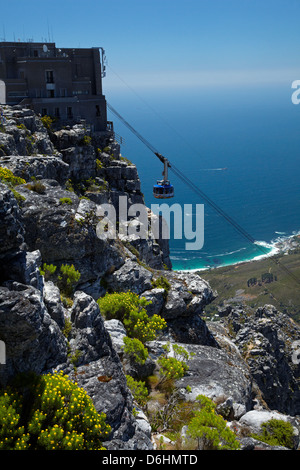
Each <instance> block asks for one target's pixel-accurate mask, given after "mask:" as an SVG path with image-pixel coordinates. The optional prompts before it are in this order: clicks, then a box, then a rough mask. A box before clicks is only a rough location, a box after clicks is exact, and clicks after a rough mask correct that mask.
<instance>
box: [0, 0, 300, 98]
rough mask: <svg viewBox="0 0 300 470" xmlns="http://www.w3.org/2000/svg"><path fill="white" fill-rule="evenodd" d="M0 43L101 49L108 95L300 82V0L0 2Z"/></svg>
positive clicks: (34, 0) (32, 0)
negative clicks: (127, 91)
mask: <svg viewBox="0 0 300 470" xmlns="http://www.w3.org/2000/svg"><path fill="white" fill-rule="evenodd" d="M0 7H1V8H0V11H1V17H0V40H6V41H18V40H21V41H27V40H33V41H36V42H41V41H42V42H52V41H53V42H55V43H56V45H57V47H103V48H104V49H105V52H106V58H107V75H106V78H105V81H104V83H103V85H104V90H107V91H108V92H109V91H110V90H113V89H116V88H120V89H121V88H122V86H124V83H126V84H127V85H129V86H132V87H133V88H134V89H136V90H137V89H142V88H147V87H148V88H149V87H150V88H155V87H156V88H170V87H183V86H186V87H205V86H211V85H212V86H226V85H242V86H244V85H247V84H252V85H255V84H272V83H282V82H292V81H294V80H296V79H300V27H299V18H300V0H184V1H183V0H181V1H179V0H85V1H84V2H82V1H80V2H79V1H78V0H51V2H46V1H45V2H42V1H41V0H26V1H25V0H10V1H7V0H0Z"/></svg>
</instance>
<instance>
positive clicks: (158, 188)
mask: <svg viewBox="0 0 300 470" xmlns="http://www.w3.org/2000/svg"><path fill="white" fill-rule="evenodd" d="M153 196H154V197H155V198H157V199H168V198H171V197H173V196H174V186H173V185H172V184H170V182H169V181H165V180H162V181H157V184H155V185H154V186H153Z"/></svg>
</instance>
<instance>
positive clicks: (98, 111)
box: [96, 104, 100, 116]
mask: <svg viewBox="0 0 300 470" xmlns="http://www.w3.org/2000/svg"><path fill="white" fill-rule="evenodd" d="M96 116H100V106H99V105H98V104H96Z"/></svg>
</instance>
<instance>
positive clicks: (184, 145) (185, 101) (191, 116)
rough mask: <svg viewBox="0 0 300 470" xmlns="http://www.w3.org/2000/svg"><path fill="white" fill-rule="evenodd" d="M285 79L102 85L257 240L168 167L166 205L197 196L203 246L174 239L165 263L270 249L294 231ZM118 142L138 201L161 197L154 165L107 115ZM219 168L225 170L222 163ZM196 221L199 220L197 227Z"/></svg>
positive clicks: (297, 153) (297, 171)
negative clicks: (131, 167)
mask: <svg viewBox="0 0 300 470" xmlns="http://www.w3.org/2000/svg"><path fill="white" fill-rule="evenodd" d="M291 95H292V90H291V83H288V82H285V83H282V84H280V85H277V86H275V85H272V86H267V85H265V86H261V87H259V86H258V85H257V86H252V87H249V86H248V87H246V86H245V87H236V88H234V87H231V88H230V87H229V86H227V87H223V88H222V87H221V86H220V87H218V88H216V87H211V88H210V87H206V88H195V89H188V90H186V89H178V88H177V89H175V88H170V89H163V90H160V89H153V90H141V89H139V90H138V91H137V92H132V90H130V89H125V90H122V91H113V90H112V91H110V92H109V93H107V94H106V98H107V101H108V102H109V103H110V104H111V105H112V106H113V107H114V108H115V109H116V110H117V111H118V112H119V113H120V114H121V115H122V116H123V117H124V118H125V119H126V120H127V121H128V122H129V123H130V124H131V125H132V126H133V127H134V128H135V129H136V130H137V131H138V132H139V133H140V134H141V135H142V136H143V137H144V138H146V139H147V141H149V142H150V143H151V144H152V145H153V146H154V147H155V148H156V149H157V150H158V151H159V152H160V153H161V154H163V155H164V156H165V157H167V158H168V159H169V160H170V162H171V164H172V163H174V165H175V166H176V167H177V168H178V169H180V171H181V172H182V173H184V174H185V175H186V176H187V177H188V178H189V179H190V180H192V181H193V183H194V184H195V185H196V186H197V187H199V188H200V189H201V191H202V192H203V193H204V194H205V195H206V196H208V197H209V199H210V200H212V201H213V202H214V203H215V204H216V205H217V206H218V207H219V208H221V209H222V211H223V212H225V213H226V214H227V215H228V216H230V217H231V218H232V219H233V220H234V221H235V222H237V223H238V224H239V226H241V227H242V228H243V230H244V231H245V232H246V233H247V234H249V235H250V237H252V238H253V239H254V240H255V241H257V242H258V243H251V242H250V241H249V240H248V239H247V238H246V237H245V236H242V235H241V233H239V232H238V231H237V230H236V229H235V228H234V227H233V226H232V225H231V224H230V223H228V221H227V220H226V219H225V218H224V217H222V216H220V215H219V214H218V213H217V212H216V211H215V210H214V209H213V208H212V207H211V206H210V205H209V204H207V203H206V201H204V200H202V199H201V197H200V196H199V195H198V194H196V193H195V192H193V191H192V190H191V189H190V187H189V186H187V185H185V184H184V183H183V182H182V181H181V180H180V179H178V178H177V176H176V175H174V174H173V173H172V170H170V172H169V177H170V180H171V182H172V184H173V185H174V187H175V197H174V198H173V199H171V200H169V201H168V202H167V203H168V204H169V205H170V206H171V205H172V204H180V205H181V207H182V208H183V209H184V207H185V205H186V204H192V208H193V211H194V212H193V211H192V212H191V214H190V215H189V216H190V217H192V218H193V221H194V223H195V217H193V215H192V214H194V215H195V211H196V210H197V204H204V245H203V247H202V248H201V249H200V250H187V249H186V242H187V240H186V239H184V238H183V239H174V236H173V235H174V234H173V231H172V226H171V237H170V252H171V260H172V264H173V269H175V270H194V269H204V268H213V267H218V266H224V265H230V264H235V263H239V262H243V261H248V260H251V259H254V258H256V257H259V256H263V255H267V254H270V253H272V252H273V248H274V243H275V242H276V240H277V239H278V237H290V236H292V235H293V234H295V233H298V232H300V218H299V214H300V164H299V163H300V105H299V106H296V105H294V104H292V101H291ZM109 119H111V120H112V121H113V122H114V128H115V131H116V132H117V133H118V134H120V135H121V136H122V137H123V139H124V141H125V143H124V145H121V152H122V155H123V156H124V157H127V158H129V159H130V160H131V161H133V162H134V163H135V164H136V165H137V168H138V172H139V176H140V179H141V182H142V191H143V193H144V196H145V201H146V204H147V205H148V206H149V207H151V205H152V204H155V203H157V202H159V201H157V200H155V199H154V197H153V195H152V186H153V184H154V183H155V182H156V180H157V179H160V178H161V173H162V164H161V163H160V162H159V160H158V159H157V158H156V157H155V155H154V154H153V153H152V152H151V151H150V150H149V149H148V148H147V147H146V146H145V145H144V144H142V143H141V142H140V141H139V139H137V138H136V136H134V135H133V134H132V133H131V132H130V130H128V128H127V127H126V126H124V125H123V124H122V123H121V122H120V121H119V120H118V119H117V118H116V117H115V116H114V115H113V114H111V113H109ZM225 168H226V169H225ZM198 229H199V227H198Z"/></svg>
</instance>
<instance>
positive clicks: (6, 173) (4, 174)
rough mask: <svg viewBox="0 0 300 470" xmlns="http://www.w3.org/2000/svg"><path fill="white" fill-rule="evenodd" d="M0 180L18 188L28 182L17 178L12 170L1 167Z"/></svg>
mask: <svg viewBox="0 0 300 470" xmlns="http://www.w3.org/2000/svg"><path fill="white" fill-rule="evenodd" d="M0 179H1V180H2V182H3V183H6V184H8V185H9V186H17V185H18V184H24V183H26V181H25V180H24V179H23V178H19V176H15V175H14V174H13V172H12V171H11V170H9V169H8V168H4V167H1V166H0Z"/></svg>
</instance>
